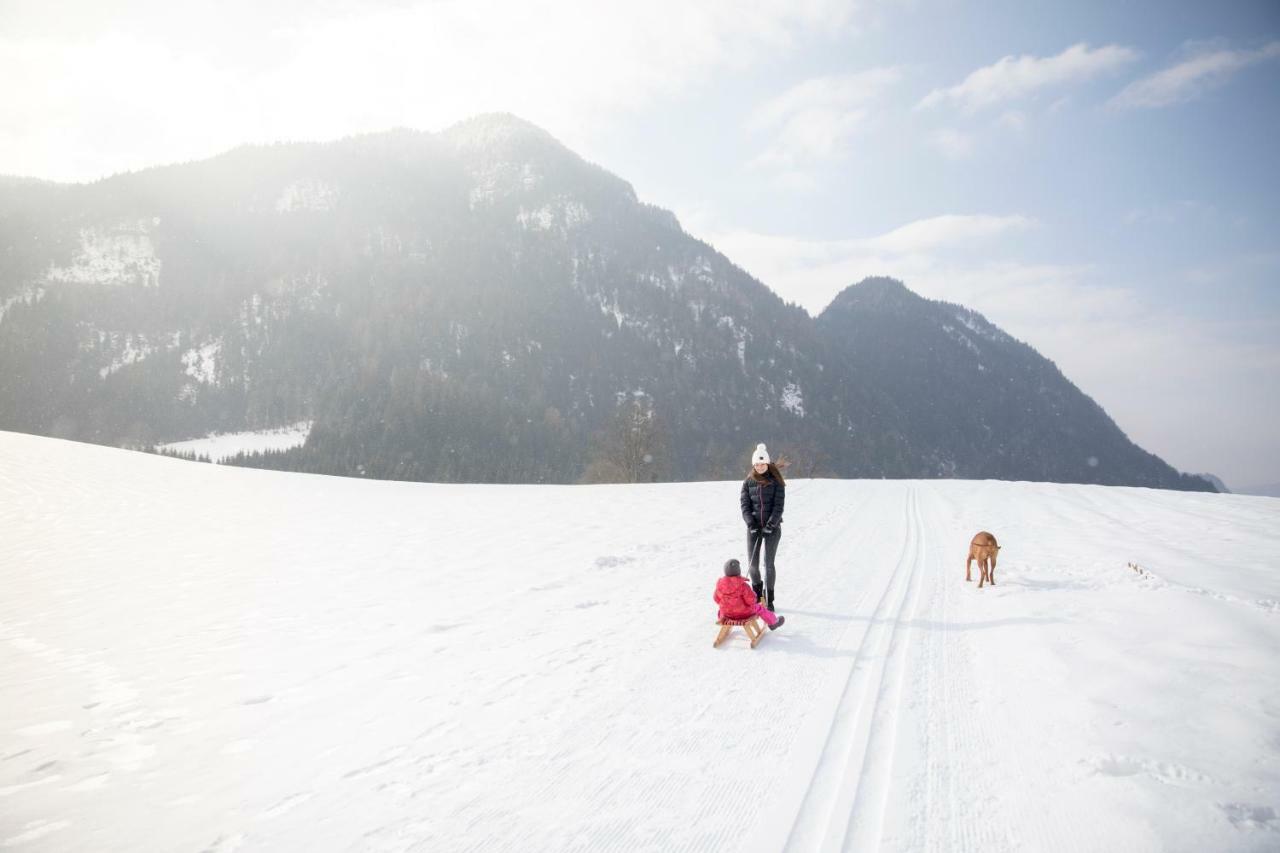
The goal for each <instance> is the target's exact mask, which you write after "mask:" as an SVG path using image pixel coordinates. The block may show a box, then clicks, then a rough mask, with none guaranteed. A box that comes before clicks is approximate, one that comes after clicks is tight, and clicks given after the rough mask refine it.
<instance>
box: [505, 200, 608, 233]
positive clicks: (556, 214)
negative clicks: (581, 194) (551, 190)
mask: <svg viewBox="0 0 1280 853" xmlns="http://www.w3.org/2000/svg"><path fill="white" fill-rule="evenodd" d="M516 221H517V222H519V223H520V226H521V227H522V228H526V229H528V230H530V231H554V232H555V233H558V234H562V235H563V234H567V233H568V232H570V231H572V230H574V229H575V228H578V227H579V226H581V225H584V224H586V223H587V222H590V221H591V212H590V211H589V210H587V208H586V206H585V205H583V204H582V203H581V202H579V201H576V200H575V199H571V198H566V197H564V196H560V197H557V198H556V199H555V200H554V201H550V202H547V203H546V204H544V205H542V206H541V207H538V208H535V209H533V210H529V209H528V208H525V207H521V208H520V210H519V211H518V212H517V213H516Z"/></svg>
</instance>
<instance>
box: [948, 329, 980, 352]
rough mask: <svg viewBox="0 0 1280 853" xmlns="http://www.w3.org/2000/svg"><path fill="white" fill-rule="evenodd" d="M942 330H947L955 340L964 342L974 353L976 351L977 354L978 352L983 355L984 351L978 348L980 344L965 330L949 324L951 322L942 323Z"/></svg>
mask: <svg viewBox="0 0 1280 853" xmlns="http://www.w3.org/2000/svg"><path fill="white" fill-rule="evenodd" d="M942 331H944V332H946V333H947V335H948V336H949V337H951V338H952V339H954V340H956V341H959V342H960V343H962V344H964V345H965V346H966V347H968V348H969V350H970V351H972V352H973V353H975V354H977V355H981V354H982V351H981V350H980V349H978V345H977V344H975V343H974V342H973V341H972V340H971V339H970V338H969V336H968V335H966V334H965V333H964V332H962V331H960V330H959V329H957V328H956V327H955V326H952V325H949V324H947V323H943V324H942Z"/></svg>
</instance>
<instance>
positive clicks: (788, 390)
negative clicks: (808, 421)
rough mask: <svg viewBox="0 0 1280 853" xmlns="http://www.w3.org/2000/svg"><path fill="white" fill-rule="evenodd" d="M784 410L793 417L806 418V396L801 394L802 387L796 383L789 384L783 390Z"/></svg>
mask: <svg viewBox="0 0 1280 853" xmlns="http://www.w3.org/2000/svg"><path fill="white" fill-rule="evenodd" d="M782 408H784V409H786V410H787V411H788V412H791V413H792V414H793V415H797V416H799V417H802V418H803V417H804V394H803V393H801V391H800V386H799V385H797V384H796V383H794V382H788V383H787V386H786V387H785V388H783V389H782Z"/></svg>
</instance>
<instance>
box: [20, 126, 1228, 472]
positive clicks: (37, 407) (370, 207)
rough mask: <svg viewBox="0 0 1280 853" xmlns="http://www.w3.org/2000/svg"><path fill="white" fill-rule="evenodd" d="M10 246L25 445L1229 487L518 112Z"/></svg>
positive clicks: (998, 336) (351, 149) (1016, 349)
mask: <svg viewBox="0 0 1280 853" xmlns="http://www.w3.org/2000/svg"><path fill="white" fill-rule="evenodd" d="M0 247H3V252H2V253H0V368H2V369H0V428H3V429H12V430H20V431H25V432H31V433H38V434H45V435H54V436H59V437H66V438H74V439H79V440H84V441H93V442H98V443H104V444H113V445H121V446H134V447H149V446H151V445H153V444H155V443H158V442H163V441H177V440H182V439H187V438H192V437H195V436H200V435H204V434H206V433H208V432H210V431H214V430H218V431H223V432H232V431H236V430H243V429H255V428H265V427H278V426H281V425H285V424H292V423H296V422H299V421H303V420H310V421H314V427H313V428H312V431H311V434H310V436H309V438H308V440H307V443H306V444H305V446H303V447H300V448H296V449H294V450H289V451H286V452H284V453H281V454H275V455H271V456H263V457H257V458H253V459H242V460H241V461H242V462H244V463H245V464H257V465H269V466H272V467H282V468H290V469H296V470H307V471H317V472H323V473H332V474H344V475H364V476H377V477H385V478H398V479H417V480H446V481H495V482H572V481H576V480H578V479H580V478H582V477H583V476H584V475H588V472H597V473H598V472H599V471H601V470H606V468H607V466H606V468H602V467H601V466H600V464H599V463H600V462H601V461H602V459H603V458H605V457H609V456H610V455H612V454H615V453H616V452H618V451H617V448H618V446H619V443H620V442H624V441H625V440H627V436H628V435H629V434H631V433H635V432H636V431H637V430H642V431H643V433H644V435H643V441H645V442H646V443H647V444H646V448H647V449H646V451H645V452H646V455H647V457H648V460H649V461H648V462H646V463H645V465H644V468H643V470H642V471H641V472H640V474H639V476H640V477H641V478H644V479H668V478H670V479H696V478H710V477H715V478H719V477H730V476H737V475H740V474H741V473H742V470H743V468H744V467H745V462H746V459H747V454H748V452H749V451H750V449H751V448H752V447H754V445H755V443H756V442H758V441H766V442H768V443H769V444H770V447H771V448H772V449H773V450H774V451H775V453H779V452H786V453H788V454H789V455H790V456H791V457H792V458H794V459H795V460H796V468H795V469H793V470H794V471H798V472H799V473H802V474H805V475H810V476H838V477H979V478H982V477H990V478H1004V479H1023V480H1048V481H1068V482H1085V483H1105V484H1114V485H1143V486H1153V487H1159V488H1177V489H1197V490H1212V488H1213V487H1212V486H1211V485H1210V484H1209V483H1208V482H1207V481H1206V480H1204V479H1201V478H1198V477H1191V476H1188V475H1185V474H1180V473H1178V472H1177V471H1175V470H1174V469H1173V468H1171V467H1170V466H1168V465H1167V464H1165V463H1164V462H1163V461H1161V460H1160V459H1159V458H1157V457H1156V456H1153V455H1152V454H1150V453H1147V452H1145V451H1143V450H1142V449H1141V448H1139V447H1137V446H1136V445H1134V444H1133V443H1132V442H1130V441H1129V440H1128V439H1127V438H1126V437H1125V436H1124V434H1123V433H1122V432H1121V430H1120V429H1119V428H1118V427H1117V426H1116V425H1115V423H1114V422H1113V421H1111V419H1110V418H1109V417H1107V415H1106V413H1105V412H1104V411H1103V410H1102V409H1101V408H1100V407H1099V406H1098V405H1097V404H1096V403H1094V402H1093V400H1091V399H1090V398H1089V397H1087V396H1086V395H1085V394H1083V393H1082V392H1081V391H1080V390H1079V389H1077V388H1076V387H1075V386H1074V385H1072V384H1071V383H1070V382H1069V381H1068V380H1067V379H1065V378H1064V377H1063V376H1062V374H1061V373H1060V372H1059V371H1058V370H1057V368H1056V367H1054V365H1053V364H1052V363H1051V362H1049V361H1047V360H1046V359H1044V358H1042V357H1041V356H1039V355H1038V354H1037V353H1036V352H1035V351H1034V350H1033V349H1032V348H1031V347H1029V346H1027V345H1026V344H1024V343H1021V342H1019V341H1016V340H1014V339H1013V338H1011V337H1009V336H1008V335H1006V334H1005V333H1003V332H1001V331H1000V330H999V329H997V328H996V327H994V326H992V325H991V324H990V323H988V322H987V321H986V320H985V319H984V318H982V316H981V315H979V314H976V313H974V312H972V311H970V310H969V309H966V308H963V307H960V306H956V305H948V304H945V303H940V302H933V301H929V300H925V299H922V298H920V297H919V296H916V295H915V294H913V293H912V292H911V291H910V290H908V289H907V288H906V287H905V286H903V285H902V284H901V283H900V282H896V281H893V280H890V279H869V280H867V281H864V282H862V283H860V284H856V285H853V286H851V287H849V288H848V289H847V290H846V291H845V292H844V293H842V294H841V295H840V296H839V297H838V298H837V299H836V300H835V301H834V302H833V303H832V305H831V306H830V307H829V308H828V309H827V310H826V311H824V312H823V313H822V315H821V316H820V317H818V318H816V319H815V318H811V317H810V316H809V315H807V314H806V313H805V312H804V311H803V310H801V309H800V308H799V307H797V306H794V305H790V304H787V303H785V302H784V301H783V300H782V299H780V298H779V297H778V296H777V295H776V294H775V293H773V292H772V291H771V290H769V288H767V287H766V286H765V285H764V284H762V283H760V282H759V281H757V280H756V279H754V278H752V277H751V276H750V275H748V274H747V273H745V272H744V271H743V270H742V269H740V268H739V267H737V266H736V265H735V264H734V263H733V262H732V261H731V260H730V259H728V258H726V257H725V256H723V255H722V254H720V253H719V252H717V251H716V250H715V249H714V248H713V247H711V246H709V245H708V244H706V243H704V242H702V241H700V240H698V239H696V238H694V237H692V236H690V235H689V234H687V233H685V232H684V231H683V229H682V228H681V226H680V224H679V222H678V221H677V220H676V217H675V216H673V215H672V214H671V213H670V212H668V211H665V210H662V209H660V208H656V207H653V206H651V205H648V204H645V203H643V202H641V201H639V200H638V199H637V198H636V196H635V193H634V191H633V190H632V188H631V186H630V185H629V184H627V183H626V182H625V181H624V180H622V179H621V178H618V177H617V176H615V175H612V174H610V173H609V172H607V171H605V170H604V169H601V168H600V167H598V166H595V165H593V164H591V163H588V162H586V161H584V160H583V159H582V158H581V157H579V156H577V155H576V154H574V153H573V152H572V151H570V150H568V149H567V148H565V147H564V146H563V145H561V144H560V143H558V142H557V141H556V140H555V139H554V138H552V137H551V136H550V135H549V134H547V133H546V132H545V131H543V130H541V129H539V128H537V127H535V126H533V125H531V124H528V123H527V122H524V121H522V120H520V119H517V118H515V117H512V116H508V115H486V116H481V117H478V118H476V119H472V120H469V121H466V122H463V123H461V124H459V125H457V126H455V127H453V128H450V129H448V130H446V131H444V132H442V133H439V134H428V133H417V132H413V131H405V130H399V131H391V132H388V133H380V134H372V135H367V136H361V137H355V138H351V139H347V140H343V141H340V142H335V143H328V144H290V145H274V146H265V147H264V146H246V147H242V148H237V149H235V150H233V151H230V152H227V153H226V154H223V155H221V156H219V157H215V158H213V159H210V160H206V161H202V162H196V163H187V164H181V165H174V166H166V167H161V168H155V169H148V170H145V171H142V172H137V173H130V174H124V175H117V176H115V177H112V178H108V179H106V180H102V181H98V182H96V183H92V184H87V185H59V184H50V183H45V182H29V181H3V182H0ZM593 463H596V464H595V465H593Z"/></svg>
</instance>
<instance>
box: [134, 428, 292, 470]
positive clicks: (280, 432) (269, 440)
mask: <svg viewBox="0 0 1280 853" xmlns="http://www.w3.org/2000/svg"><path fill="white" fill-rule="evenodd" d="M312 424H313V422H312V421H299V422H298V423H294V424H288V425H287V426H282V427H276V428H274V429H263V430H251V431H247V432H229V433H216V432H215V433H210V434H209V435H207V436H205V437H204V438H193V439H188V440H187V441H174V442H170V443H168V444H157V445H156V447H155V449H156V450H167V451H171V452H175V453H194V454H195V455H196V456H206V457H208V458H209V461H210V462H214V463H220V462H223V461H225V460H227V459H230V458H231V457H233V456H235V455H236V454H238V453H265V452H267V451H280V450H288V449H290V448H292V447H301V446H302V445H304V444H306V443H307V436H309V435H310V434H311V426H312Z"/></svg>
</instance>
